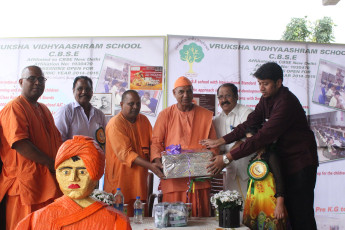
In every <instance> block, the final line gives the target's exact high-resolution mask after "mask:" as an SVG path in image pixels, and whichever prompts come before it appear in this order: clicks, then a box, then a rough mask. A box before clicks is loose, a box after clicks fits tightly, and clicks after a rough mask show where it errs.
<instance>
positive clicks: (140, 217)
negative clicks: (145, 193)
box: [134, 196, 143, 224]
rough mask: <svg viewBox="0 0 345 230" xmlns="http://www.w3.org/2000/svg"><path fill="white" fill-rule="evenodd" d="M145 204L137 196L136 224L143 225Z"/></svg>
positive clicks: (135, 203)
mask: <svg viewBox="0 0 345 230" xmlns="http://www.w3.org/2000/svg"><path fill="white" fill-rule="evenodd" d="M142 213H143V204H142V203H141V201H140V196H137V200H136V201H135V202H134V223H136V224H142V223H143V214H142Z"/></svg>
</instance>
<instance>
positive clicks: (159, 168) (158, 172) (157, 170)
mask: <svg viewBox="0 0 345 230" xmlns="http://www.w3.org/2000/svg"><path fill="white" fill-rule="evenodd" d="M151 165H152V166H151V167H150V170H151V171H152V172H153V173H154V174H156V176H158V177H159V178H160V179H165V176H164V174H163V172H162V168H163V165H162V163H160V164H159V163H151Z"/></svg>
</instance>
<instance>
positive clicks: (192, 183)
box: [188, 177, 211, 193]
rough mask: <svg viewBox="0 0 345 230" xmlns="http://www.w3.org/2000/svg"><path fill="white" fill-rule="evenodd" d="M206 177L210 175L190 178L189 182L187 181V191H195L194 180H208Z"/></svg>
mask: <svg viewBox="0 0 345 230" xmlns="http://www.w3.org/2000/svg"><path fill="white" fill-rule="evenodd" d="M208 179H211V177H203V178H194V179H191V180H190V183H189V189H188V192H191V191H192V193H194V192H195V183H194V182H199V181H200V182H204V181H205V180H208Z"/></svg>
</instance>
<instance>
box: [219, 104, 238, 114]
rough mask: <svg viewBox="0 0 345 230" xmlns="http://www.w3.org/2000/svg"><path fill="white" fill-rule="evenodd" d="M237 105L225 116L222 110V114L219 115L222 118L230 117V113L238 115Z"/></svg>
mask: <svg viewBox="0 0 345 230" xmlns="http://www.w3.org/2000/svg"><path fill="white" fill-rule="evenodd" d="M239 107H240V106H239V105H238V103H237V104H236V106H235V107H234V108H233V109H232V110H231V111H230V113H228V115H226V114H225V113H224V111H223V110H222V112H221V113H220V115H221V116H224V117H228V116H230V115H231V113H233V114H236V115H237V114H238V112H239Z"/></svg>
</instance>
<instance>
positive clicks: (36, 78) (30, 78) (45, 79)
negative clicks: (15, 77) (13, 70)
mask: <svg viewBox="0 0 345 230" xmlns="http://www.w3.org/2000/svg"><path fill="white" fill-rule="evenodd" d="M22 79H26V80H28V81H29V82H31V83H34V82H36V81H38V82H39V83H40V84H43V83H45V82H46V81H47V78H45V77H36V76H30V77H23V78H22Z"/></svg>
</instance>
